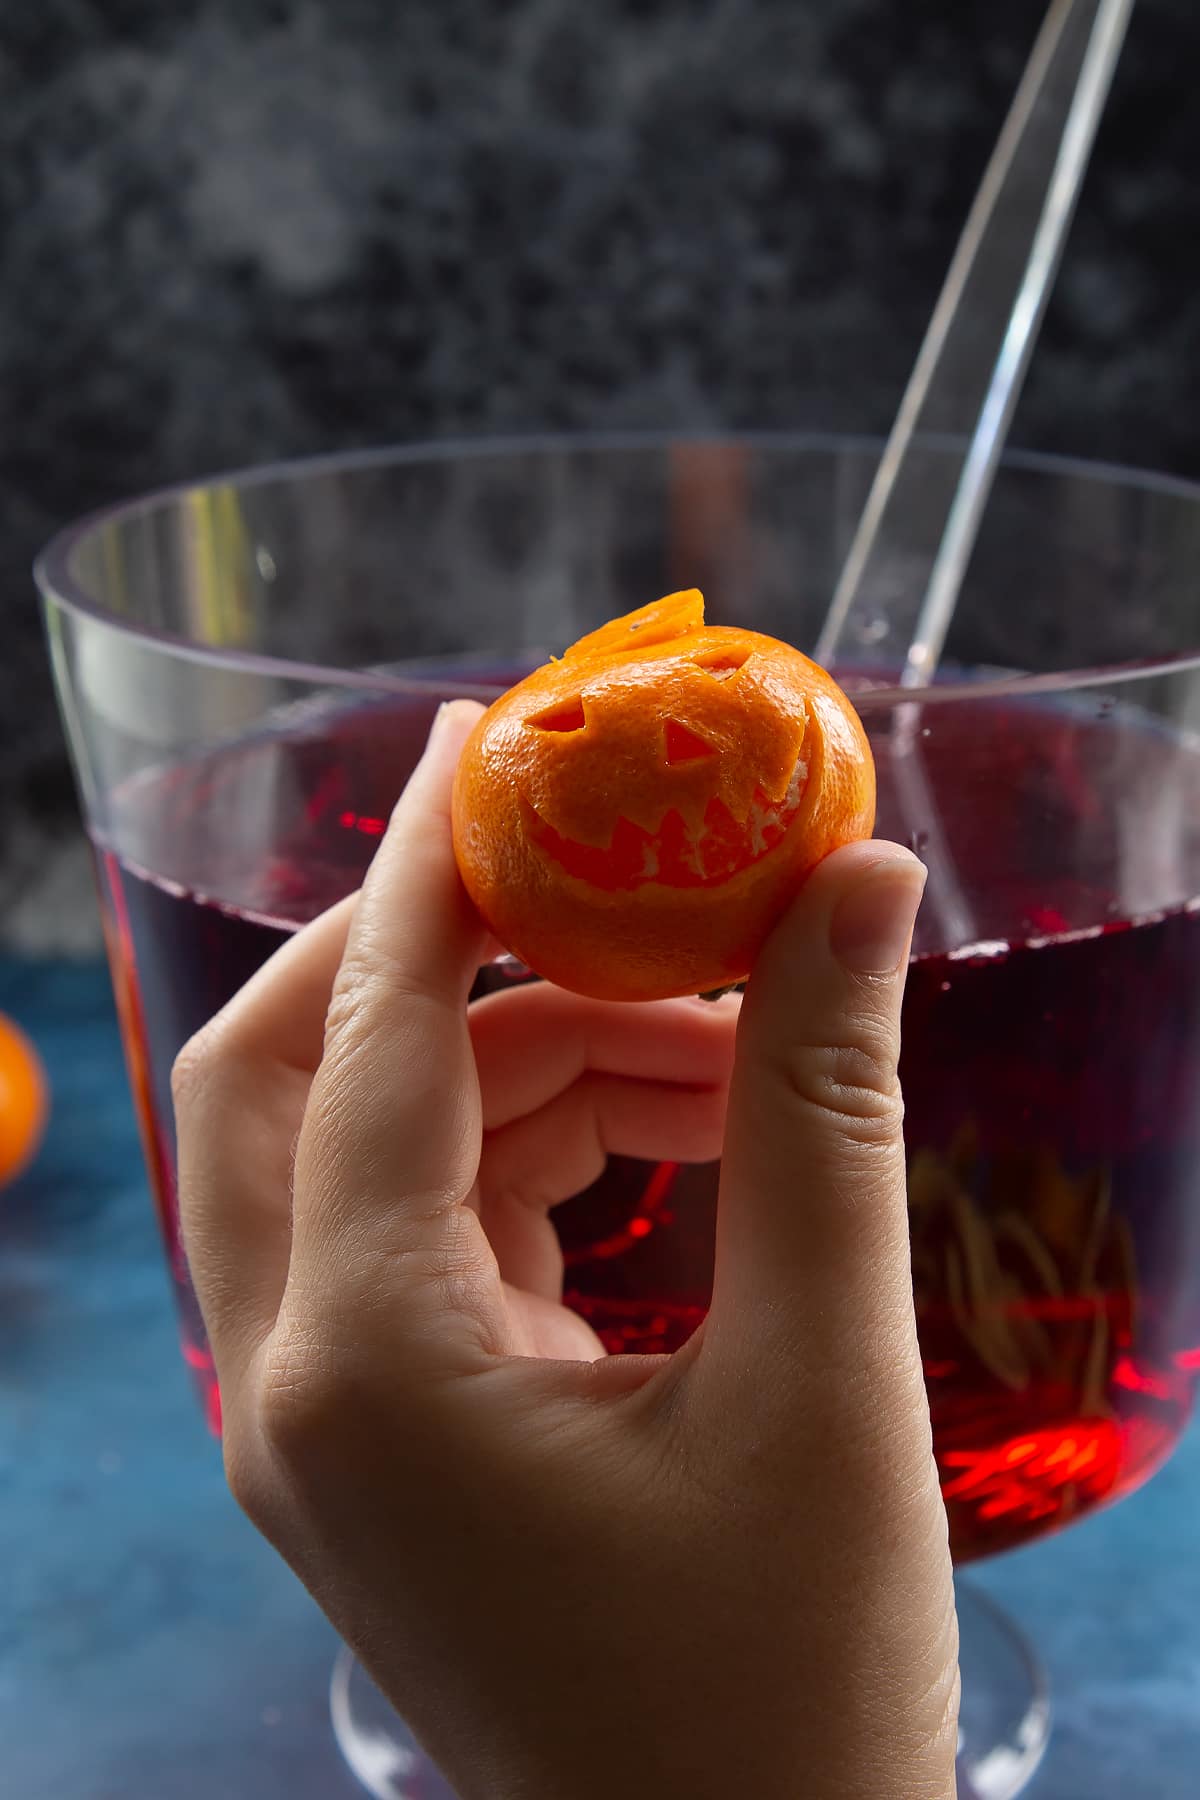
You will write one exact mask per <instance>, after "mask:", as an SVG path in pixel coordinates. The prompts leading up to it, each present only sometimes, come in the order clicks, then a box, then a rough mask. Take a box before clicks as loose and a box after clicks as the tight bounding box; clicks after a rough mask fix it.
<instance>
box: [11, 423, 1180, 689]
mask: <svg viewBox="0 0 1200 1800" xmlns="http://www.w3.org/2000/svg"><path fill="white" fill-rule="evenodd" d="M885 441H886V440H885V439H883V438H881V437H877V436H873V435H870V434H860V433H851V432H836V431H802V430H801V431H797V430H789V429H784V428H780V429H772V430H759V431H712V430H697V431H685V430H670V429H662V430H654V431H603V432H579V431H564V432H531V433H528V434H509V435H497V436H487V435H482V434H481V435H478V436H472V437H446V438H433V439H424V440H422V439H414V440H412V441H410V442H402V443H394V444H381V445H373V446H365V447H361V448H356V449H347V450H335V451H325V452H320V453H318V454H315V455H308V456H299V457H289V458H281V459H278V460H276V461H274V462H264V463H254V464H250V465H247V466H245V467H242V468H232V469H228V470H224V471H221V470H218V471H215V472H213V473H210V474H207V475H203V476H199V477H192V478H188V479H185V480H180V481H175V482H168V483H164V484H162V485H161V486H158V487H154V488H150V489H147V490H146V491H144V492H143V493H140V494H137V495H134V496H131V497H129V498H127V499H124V500H118V501H115V502H112V503H110V504H108V505H106V506H101V507H96V508H94V509H92V510H91V511H89V512H87V513H84V514H82V515H81V516H80V517H79V518H77V519H75V520H73V521H72V522H71V523H69V524H67V525H65V526H63V527H62V528H61V529H60V530H59V531H57V532H56V533H55V534H54V535H53V536H52V537H51V538H50V539H49V541H48V542H47V543H46V545H45V546H44V547H43V549H42V550H41V551H40V552H39V554H38V556H37V557H36V559H35V561H34V565H33V578H34V582H35V584H36V586H37V589H38V592H39V594H40V595H41V599H42V603H43V608H44V610H45V611H46V613H47V614H49V612H50V611H51V609H57V610H59V611H65V612H69V613H74V614H77V615H79V616H81V617H83V618H87V619H91V620H94V621H96V622H99V623H101V624H103V625H106V626H108V627H109V628H110V629H111V630H113V631H115V632H119V633H121V634H122V635H124V636H127V637H130V638H133V639H135V640H136V641H137V642H138V643H139V644H143V645H145V646H147V647H157V648H159V649H161V650H162V651H163V652H164V653H169V654H171V655H173V656H175V657H177V658H179V659H181V660H186V661H191V662H196V663H205V664H211V665H215V666H218V667H222V668H227V669H237V670H240V671H244V672H246V673H248V674H258V675H262V676H271V677H274V678H276V679H281V680H287V681H290V682H297V683H298V682H303V683H306V684H308V685H311V686H319V687H325V688H332V687H345V688H351V689H354V690H358V691H365V692H375V693H393V694H411V693H413V692H424V693H428V691H429V689H430V687H431V685H436V684H437V678H436V676H435V675H433V674H432V673H431V675H430V676H429V677H426V678H424V679H422V678H419V677H416V676H414V677H407V676H404V675H400V674H391V673H383V672H381V671H376V670H370V669H352V668H350V669H338V668H332V667H330V666H328V665H326V664H322V663H306V662H302V661H297V660H294V659H292V658H290V657H284V656H276V655H272V654H268V653H266V652H263V651H256V650H246V649H244V648H241V647H239V646H222V645H213V644H201V643H197V642H196V641H195V640H194V639H191V638H187V637H184V636H183V635H182V634H180V633H178V632H172V631H166V630H163V629H162V628H161V627H158V626H151V625H141V624H133V623H130V622H129V621H128V620H127V619H125V618H123V617H121V616H120V615H119V614H116V613H112V612H110V611H108V610H107V609H106V608H105V607H103V606H101V605H100V604H99V603H98V602H97V601H96V600H95V599H94V598H93V597H91V596H90V595H89V594H88V593H87V592H86V591H85V590H84V589H83V588H82V586H81V585H80V584H79V583H78V582H77V581H76V579H75V577H74V575H73V573H72V568H71V564H72V561H73V559H74V556H75V554H76V551H77V550H78V548H79V546H80V545H81V544H82V543H84V542H85V540H86V539H87V538H88V537H89V536H91V535H92V534H93V533H94V532H97V531H99V530H101V529H103V528H106V527H109V526H111V525H113V524H118V523H120V522H122V521H124V520H128V519H134V518H137V517H140V516H143V515H146V514H150V513H153V512H156V511H159V510H165V509H166V508H167V507H168V506H170V505H171V504H172V503H173V502H174V501H176V500H178V499H180V498H181V497H183V496H185V495H192V494H198V493H203V492H205V491H207V490H211V489H213V488H217V487H238V488H247V487H261V486H265V485H266V484H268V483H269V482H277V481H281V480H305V479H311V478H318V477H321V476H325V475H332V474H341V473H357V472H360V471H363V472H368V471H371V470H374V469H383V468H387V467H405V466H412V465H416V464H421V463H429V464H436V463H441V462H453V461H462V460H465V459H472V460H475V459H483V458H486V457H495V458H500V457H506V456H533V455H551V454H557V455H563V454H575V455H578V454H588V453H599V454H612V453H620V452H626V453H630V452H637V451H655V450H666V449H669V448H672V447H674V446H677V445H679V446H682V445H688V446H694V447H699V446H704V445H709V446H712V447H718V446H731V445H744V446H746V447H747V448H749V449H758V450H777V451H782V450H791V451H800V452H803V453H812V454H817V453H820V452H826V453H828V452H831V451H834V450H837V451H842V452H845V451H850V452H860V453H862V452H873V453H875V454H877V455H878V454H881V453H882V451H883V449H884V446H885ZM922 441H923V442H924V443H925V445H926V446H927V447H928V448H930V449H935V450H944V451H946V452H948V453H949V452H952V451H954V450H960V449H961V447H962V443H963V440H961V439H956V438H954V437H950V436H945V435H940V434H939V435H929V436H926V437H925V438H924V439H923V440H922ZM1000 469H1001V470H1013V471H1022V472H1025V473H1030V474H1035V475H1036V474H1044V475H1054V476H1058V477H1060V478H1063V477H1070V478H1072V479H1075V480H1086V481H1093V482H1096V483H1098V484H1105V485H1108V486H1112V487H1117V486H1119V487H1123V488H1127V489H1132V490H1134V491H1141V492H1144V493H1155V494H1163V495H1168V496H1171V497H1173V498H1177V499H1181V500H1190V501H1192V502H1193V503H1196V504H1198V505H1200V482H1196V481H1191V480H1188V479H1187V478H1186V477H1183V476H1176V475H1169V474H1164V473H1159V472H1156V471H1154V470H1151V469H1140V468H1135V467H1131V466H1126V465H1123V464H1120V463H1112V462H1103V461H1091V460H1088V459H1086V458H1082V457H1073V456H1062V455H1057V454H1053V453H1050V452H1044V451H1033V450H1020V449H1010V450H1007V451H1006V452H1005V454H1004V455H1003V457H1002V458H1001V461H1000ZM1198 617H1200V609H1198ZM1192 666H1200V628H1198V636H1197V642H1196V644H1195V646H1194V647H1193V648H1191V649H1184V650H1180V651H1178V652H1176V653H1175V654H1174V655H1172V656H1170V657H1156V658H1146V659H1135V660H1132V661H1128V662H1119V663H1109V664H1105V665H1100V666H1095V667H1083V668H1078V669H1065V670H1055V671H1053V672H1051V673H1048V674H1022V673H1020V672H1015V671H1014V672H1012V673H1008V672H998V673H997V675H996V676H995V677H994V678H990V677H989V678H984V679H974V680H971V681H969V682H954V681H949V680H946V681H941V682H938V683H937V684H936V685H935V686H932V687H914V688H900V687H898V686H894V687H878V688H873V689H869V690H865V691H863V692H861V693H855V694H854V696H853V698H854V704H855V706H856V707H857V708H858V710H859V711H860V712H862V711H875V710H878V709H880V708H883V707H894V706H896V705H899V704H901V703H904V702H910V703H911V702H918V701H919V702H921V703H922V704H945V703H947V702H949V701H952V700H955V699H960V698H966V697H971V698H974V699H982V698H987V697H991V696H993V695H1004V694H1012V693H1019V694H1022V695H1034V694H1038V693H1048V692H1061V691H1063V690H1071V691H1074V690H1076V689H1080V688H1088V687H1108V686H1112V685H1113V684H1115V683H1120V682H1126V681H1131V680H1137V679H1146V678H1149V677H1153V676H1156V675H1167V674H1172V673H1178V672H1179V671H1180V670H1183V669H1187V668H1189V667H1192ZM442 685H446V684H445V682H444V681H443V683H442ZM453 685H454V690H455V692H456V693H461V694H463V695H464V696H467V697H474V698H478V699H481V700H484V701H487V700H491V699H494V698H495V697H496V696H497V695H498V694H499V693H500V691H501V690H500V689H499V688H498V687H497V686H495V685H494V684H490V685H489V684H478V683H474V684H473V683H471V682H469V681H459V680H456V681H455V682H454V684H453Z"/></svg>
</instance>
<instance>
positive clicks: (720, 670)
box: [692, 650, 751, 681]
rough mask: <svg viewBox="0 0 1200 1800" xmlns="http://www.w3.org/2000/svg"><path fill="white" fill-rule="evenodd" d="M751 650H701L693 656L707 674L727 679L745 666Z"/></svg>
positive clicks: (698, 665) (697, 664)
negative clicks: (697, 654)
mask: <svg viewBox="0 0 1200 1800" xmlns="http://www.w3.org/2000/svg"><path fill="white" fill-rule="evenodd" d="M750 655H751V652H750V651H749V650H709V651H707V652H706V651H703V650H702V651H701V652H700V655H699V656H693V658H692V661H693V663H694V664H695V666H696V667H697V668H698V669H703V670H704V673H705V674H706V675H713V676H715V677H716V679H717V680H718V681H727V680H728V679H729V677H730V676H731V675H736V674H737V672H738V670H739V669H741V668H744V666H745V665H746V663H748V662H749V660H750Z"/></svg>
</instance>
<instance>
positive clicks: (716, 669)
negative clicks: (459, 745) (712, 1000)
mask: <svg viewBox="0 0 1200 1800" xmlns="http://www.w3.org/2000/svg"><path fill="white" fill-rule="evenodd" d="M874 817H875V768H874V763H873V761H872V758H871V751H870V748H869V746H868V743H867V739H866V734H865V733H864V731H863V728H862V725H861V723H860V722H859V719H858V716H857V714H856V713H855V712H854V709H853V708H852V707H851V705H850V702H849V701H848V700H847V698H846V696H845V694H843V692H842V690H841V689H840V688H839V687H838V685H837V683H836V682H835V681H834V680H833V679H832V677H831V676H829V675H827V674H826V673H825V671H824V670H823V669H820V668H818V667H817V665H816V664H815V663H813V662H810V661H809V659H808V658H807V657H806V656H802V655H801V654H800V652H799V651H798V650H793V649H792V648H791V646H790V645H788V644H784V643H781V642H780V641H779V640H778V639H776V638H769V637H764V636H762V635H761V634H760V633H758V632H755V631H744V630H741V629H738V628H736V627H732V626H716V625H706V624H705V622H704V601H703V599H702V597H701V595H700V594H699V593H698V592H697V591H696V590H695V589H694V588H693V589H689V590H687V591H686V592H683V593H679V594H669V595H668V596H667V597H666V598H665V599H663V600H659V601H656V602H654V603H653V604H652V605H650V606H645V607H642V608H641V610H640V611H638V612H633V613H630V614H628V615H627V616H626V617H625V618H621V619H614V620H613V621H612V622H611V623H610V624H608V625H605V626H603V627H602V628H601V629H600V630H599V631H595V632H592V633H591V634H590V636H588V637H585V638H581V639H580V641H579V642H578V643H577V644H574V645H572V647H571V648H570V649H569V650H568V651H567V652H566V653H565V655H564V656H563V657H562V658H561V659H560V660H555V661H551V662H549V663H547V664H546V665H545V666H544V667H542V668H540V669H536V670H535V671H534V672H533V674H531V675H528V676H526V677H525V679H524V680H523V681H521V682H518V683H517V685H516V686H515V687H513V688H511V689H510V690H509V692H508V693H507V694H505V695H504V696H503V697H502V698H501V699H499V700H497V701H496V702H495V704H494V705H493V706H491V707H489V709H488V711H487V712H486V713H485V714H484V716H483V717H482V718H481V719H480V721H479V723H478V725H477V726H476V727H475V730H474V731H473V732H472V734H471V736H470V738H469V739H468V740H467V743H466V745H465V746H464V749H463V753H462V756H461V759H460V761H459V766H458V772H457V775H456V778H455V785H454V804H453V818H454V847H455V854H456V856H457V859H458V866H459V869H460V871H461V874H462V878H463V881H464V883H465V885H466V888H467V891H468V893H469V894H470V896H471V899H472V900H473V902H474V904H475V906H476V908H477V909H478V911H479V913H480V915H481V917H482V918H483V920H484V921H485V923H486V924H487V926H488V927H489V929H490V930H491V932H492V933H493V934H494V936H495V937H496V938H498V939H499V941H500V942H501V943H502V944H503V945H504V946H505V948H506V949H508V950H509V951H511V952H512V954H513V955H514V956H517V957H519V958H520V959H521V961H522V962H524V963H526V964H528V966H529V967H530V968H531V969H533V970H534V971H535V972H536V973H537V974H539V975H542V976H545V977H546V978H547V979H548V980H550V981H553V982H556V983H557V984H558V985H559V986H561V987H565V988H570V989H573V990H574V991H575V992H577V993H581V994H588V995H592V996H594V997H596V998H598V999H604V1000H649V999H663V998H666V997H668V996H670V995H676V994H697V993H704V992H709V991H711V990H713V989H716V988H721V987H727V986H730V985H731V984H733V983H735V982H738V981H742V980H744V979H745V977H746V976H747V975H748V974H749V972H750V969H751V966H752V964H753V962H754V959H755V956H756V955H757V953H758V950H759V949H760V947H761V945H762V943H763V941H764V939H765V938H766V936H767V934H768V932H769V931H770V930H771V927H772V926H773V925H774V924H775V923H776V921H777V920H778V918H779V917H780V915H781V913H782V912H783V910H784V908H785V907H786V906H787V904H788V901H789V900H790V899H791V897H792V896H793V895H794V894H795V893H796V891H797V889H798V888H799V887H800V885H801V883H802V882H803V881H804V879H805V877H806V876H807V875H808V874H809V872H810V871H811V870H812V869H813V868H814V867H815V866H816V864H817V863H819V862H820V861H821V859H822V858H823V857H825V856H827V855H828V854H829V852H830V851H831V850H834V849H836V848H837V847H838V846H839V845H841V844H846V843H849V842H851V841H852V840H854V839H857V838H863V837H867V836H869V835H870V832H871V828H872V826H873V824H874Z"/></svg>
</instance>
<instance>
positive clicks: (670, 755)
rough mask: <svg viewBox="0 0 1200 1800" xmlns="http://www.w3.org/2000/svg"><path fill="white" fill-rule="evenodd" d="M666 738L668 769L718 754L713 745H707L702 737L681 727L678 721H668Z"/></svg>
mask: <svg viewBox="0 0 1200 1800" xmlns="http://www.w3.org/2000/svg"><path fill="white" fill-rule="evenodd" d="M663 736H664V749H665V751H666V757H667V767H668V768H669V769H673V768H674V767H675V765H676V764H677V763H690V762H699V761H700V758H701V757H703V756H715V755H716V754H717V752H716V750H715V749H714V747H713V745H712V744H706V743H705V741H704V739H703V738H702V737H698V736H697V734H696V733H695V732H694V731H689V730H688V728H687V726H686V725H681V724H680V723H679V721H678V719H668V720H667V728H666V731H665V733H664V734H663Z"/></svg>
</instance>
